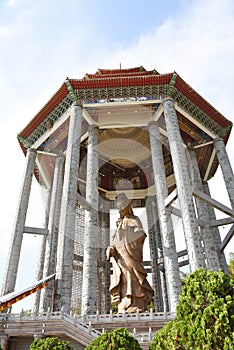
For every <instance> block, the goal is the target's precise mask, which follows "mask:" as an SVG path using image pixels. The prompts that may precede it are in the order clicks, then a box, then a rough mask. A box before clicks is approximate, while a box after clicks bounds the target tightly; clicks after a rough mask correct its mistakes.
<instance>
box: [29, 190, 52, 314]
mask: <svg viewBox="0 0 234 350" xmlns="http://www.w3.org/2000/svg"><path fill="white" fill-rule="evenodd" d="M50 198H51V190H50V189H47V191H46V208H45V221H44V228H45V229H46V230H48V221H49V210H50ZM46 239H47V235H44V236H43V237H42V240H41V245H40V250H39V256H38V264H37V271H36V277H35V279H36V281H39V280H41V279H42V278H43V269H44V263H45V249H46ZM41 292H42V290H40V291H38V292H36V293H35V294H34V298H33V307H32V308H33V312H34V313H38V311H39V305H40V299H41Z"/></svg>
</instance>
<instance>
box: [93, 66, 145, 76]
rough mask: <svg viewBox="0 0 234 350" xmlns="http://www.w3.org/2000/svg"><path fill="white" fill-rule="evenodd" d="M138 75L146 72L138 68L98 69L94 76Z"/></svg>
mask: <svg viewBox="0 0 234 350" xmlns="http://www.w3.org/2000/svg"><path fill="white" fill-rule="evenodd" d="M137 72H138V73H139V72H146V70H145V68H144V67H142V66H140V67H136V68H127V69H98V70H97V72H96V73H95V74H98V75H99V74H103V75H104V74H116V73H117V74H120V73H121V74H126V73H137Z"/></svg>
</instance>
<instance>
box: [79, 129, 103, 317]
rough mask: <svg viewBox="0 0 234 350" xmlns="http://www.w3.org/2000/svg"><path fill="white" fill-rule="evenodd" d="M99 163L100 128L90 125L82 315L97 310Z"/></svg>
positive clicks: (93, 312)
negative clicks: (88, 205) (88, 208)
mask: <svg viewBox="0 0 234 350" xmlns="http://www.w3.org/2000/svg"><path fill="white" fill-rule="evenodd" d="M98 165H99V164H98V128H97V127H96V126H95V125H90V127H89V139H88V154H87V180H86V200H87V201H88V203H89V204H90V205H91V210H89V211H86V213H85V214H86V215H85V223H86V225H85V234H84V260H83V288H82V315H86V314H95V313H96V311H97V296H96V278H97V243H98V235H99V234H100V232H99V228H98Z"/></svg>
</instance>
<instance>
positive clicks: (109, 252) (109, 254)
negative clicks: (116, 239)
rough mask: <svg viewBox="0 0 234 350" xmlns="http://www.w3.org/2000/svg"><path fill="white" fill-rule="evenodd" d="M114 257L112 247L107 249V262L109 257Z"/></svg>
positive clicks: (114, 252)
mask: <svg viewBox="0 0 234 350" xmlns="http://www.w3.org/2000/svg"><path fill="white" fill-rule="evenodd" d="M115 255H116V251H115V248H114V247H108V248H107V250H106V258H107V260H110V257H111V256H115Z"/></svg>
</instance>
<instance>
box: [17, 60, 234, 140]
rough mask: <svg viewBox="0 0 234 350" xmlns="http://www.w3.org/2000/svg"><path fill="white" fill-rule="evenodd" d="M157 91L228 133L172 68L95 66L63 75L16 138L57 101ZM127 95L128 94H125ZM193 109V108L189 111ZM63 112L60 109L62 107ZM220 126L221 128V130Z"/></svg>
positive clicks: (224, 123)
mask: <svg viewBox="0 0 234 350" xmlns="http://www.w3.org/2000/svg"><path fill="white" fill-rule="evenodd" d="M139 93H143V94H145V95H148V96H149V95H152V94H154V95H156V94H160V97H161V98H163V97H165V96H171V97H172V98H173V99H174V100H175V102H177V103H178V104H182V107H183V108H185V109H186V108H188V111H189V112H191V111H192V113H194V111H195V110H196V109H197V111H195V112H196V113H197V114H198V115H199V114H203V115H204V116H205V117H203V119H204V120H205V119H208V120H209V121H210V122H211V123H209V124H210V127H211V129H212V128H213V131H215V133H216V134H217V136H221V137H223V138H224V139H225V138H227V136H228V135H229V132H230V129H231V126H232V123H231V122H230V121H229V120H228V119H226V118H225V117H224V116H223V115H222V114H221V113H220V112H219V111H217V110H216V109H215V108H214V107H213V106H212V105H211V104H210V103H209V102H207V101H206V100H205V99H204V98H203V97H202V96H201V95H200V94H199V93H197V92H196V91H195V90H194V89H193V88H192V87H191V86H190V85H189V84H187V83H186V82H185V81H184V80H183V79H182V78H181V77H180V76H179V75H178V74H177V73H176V72H172V73H168V74H159V73H158V72H157V71H156V70H155V69H154V70H151V71H147V70H145V68H144V67H142V66H140V67H136V68H130V69H113V70H112V69H98V70H97V72H96V73H95V74H86V75H85V76H84V77H83V78H82V79H69V78H67V79H66V80H65V81H64V82H63V84H62V85H61V87H60V88H59V89H58V90H57V91H56V93H55V94H54V95H53V96H52V97H51V99H50V100H49V101H48V102H47V103H46V104H45V105H44V107H43V108H42V109H41V110H40V111H39V112H38V113H37V114H36V115H35V117H34V118H33V119H32V120H31V121H30V122H29V123H28V125H26V127H25V128H24V129H23V130H22V131H21V132H20V133H19V135H18V136H19V139H20V138H21V139H26V138H28V137H29V136H30V134H31V133H32V132H34V131H35V129H37V128H38V127H40V125H42V123H43V122H44V121H45V120H46V118H48V116H49V115H50V114H51V113H53V111H55V110H56V109H57V108H58V107H62V106H61V105H64V104H65V105H66V106H67V107H69V106H71V104H72V103H73V102H74V101H75V100H77V99H78V100H80V101H81V102H82V101H83V100H85V101H91V102H94V101H95V102H96V101H98V100H99V99H103V98H106V99H108V98H113V97H119V98H120V97H132V96H130V95H131V94H135V95H136V94H138V95H139ZM127 95H129V96H127ZM65 109H66V107H65ZM193 110H194V111H193ZM62 112H63V111H62ZM222 129H223V130H222Z"/></svg>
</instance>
